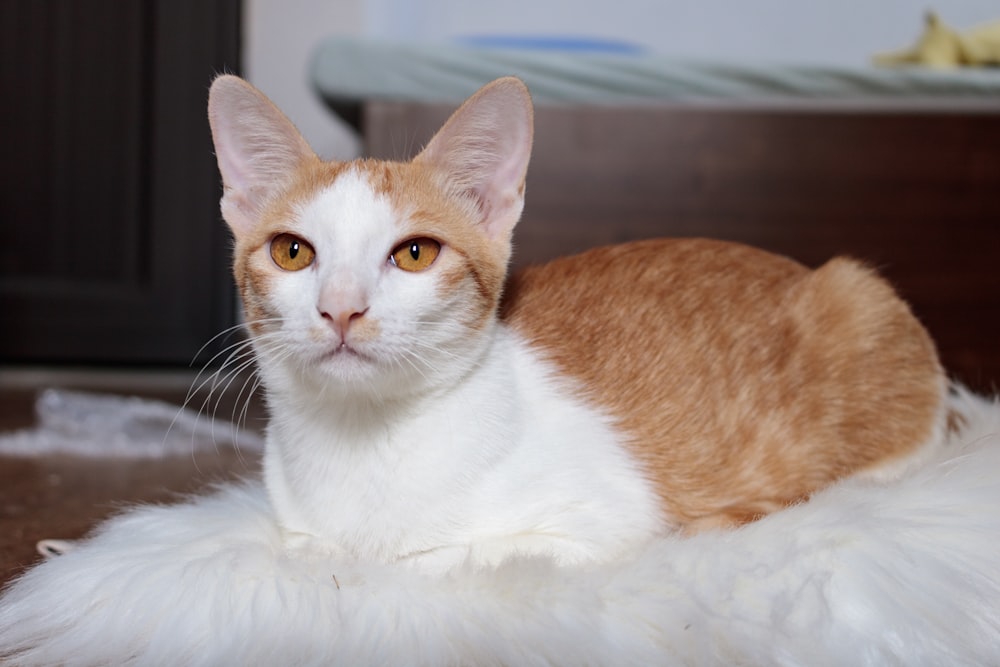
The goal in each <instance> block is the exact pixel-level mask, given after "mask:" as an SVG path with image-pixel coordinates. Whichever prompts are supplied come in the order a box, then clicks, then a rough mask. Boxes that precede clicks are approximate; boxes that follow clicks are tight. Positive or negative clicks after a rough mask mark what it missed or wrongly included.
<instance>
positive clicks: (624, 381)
mask: <svg viewBox="0 0 1000 667" xmlns="http://www.w3.org/2000/svg"><path fill="white" fill-rule="evenodd" d="M501 316H502V318H503V319H504V320H505V321H506V322H507V323H508V325H509V326H511V327H512V328H513V329H514V330H515V331H517V332H518V333H519V334H520V335H521V336H522V337H523V338H524V339H525V340H526V341H528V343H529V344H530V345H531V346H532V347H533V348H535V349H536V350H537V351H538V352H539V354H541V355H542V356H543V357H545V358H547V359H548V360H550V361H551V362H552V363H553V364H554V365H555V366H556V367H557V368H558V369H559V372H560V373H561V374H565V375H567V376H569V377H571V378H573V379H574V380H575V381H576V386H577V387H578V388H579V390H580V391H581V392H582V393H583V394H584V396H585V397H586V398H587V400H589V401H590V402H592V403H593V404H596V405H598V406H599V407H601V408H602V409H604V410H606V411H607V412H608V413H610V414H611V416H612V417H613V418H615V420H616V422H617V423H618V425H619V427H620V428H621V429H622V432H623V433H624V434H625V439H626V441H627V443H628V446H629V447H630V448H631V449H632V451H633V453H634V454H635V455H636V457H637V458H638V459H639V460H640V461H641V463H642V465H643V467H644V468H645V470H646V471H647V474H648V475H649V476H650V477H651V478H652V479H653V480H654V481H655V482H656V484H657V487H658V490H659V493H660V495H661V497H662V498H663V501H664V503H665V504H666V505H667V507H668V514H669V515H671V516H672V517H680V519H681V522H682V523H683V522H684V521H686V520H700V519H701V518H702V517H706V516H713V515H716V514H722V515H725V516H727V517H730V518H735V519H736V520H739V519H740V517H742V516H744V515H745V516H746V517H747V518H749V517H750V516H753V515H756V514H761V513H766V512H767V511H769V510H770V509H774V508H775V507H778V506H781V505H783V504H786V503H788V502H793V501H795V500H798V499H800V498H802V497H804V496H807V495H808V494H809V493H810V492H811V491H813V490H815V489H816V488H818V487H820V486H823V485H824V484H826V483H828V482H829V481H832V480H833V479H836V478H838V477H840V476H843V475H845V474H849V473H850V472H853V471H855V470H861V469H866V468H872V467H875V466H878V465H880V464H881V463H884V462H885V461H889V460H893V459H897V458H899V457H902V456H904V455H906V454H908V453H909V452H911V451H913V450H915V449H916V448H918V447H919V446H921V445H922V444H923V443H924V442H926V441H928V440H929V439H930V438H931V437H932V436H933V435H934V431H935V429H936V428H937V424H938V422H939V421H940V412H941V410H940V406H941V401H942V394H943V390H944V379H943V375H942V372H941V369H940V366H939V364H938V360H937V355H936V351H935V349H934V346H933V344H932V342H931V341H930V338H929V336H928V335H927V333H926V332H925V331H924V329H923V327H922V326H921V325H920V323H919V322H918V321H917V320H916V318H915V317H914V316H913V315H912V313H911V312H910V310H909V308H908V307H907V306H906V304H905V303H904V302H903V301H902V300H900V299H899V298H898V297H897V296H896V294H895V293H894V291H893V290H892V288H891V287H889V285H888V284H887V283H886V282H885V281H884V280H882V279H881V278H880V277H878V276H877V275H875V274H874V273H873V272H872V271H870V270H868V269H867V268H865V267H863V266H861V265H860V264H857V263H856V262H853V261H850V260H842V259H838V260H833V261H831V262H829V263H828V264H826V265H825V266H823V267H821V268H820V269H817V270H815V271H812V270H809V269H807V268H806V267H804V266H802V265H800V264H798V263H796V262H794V261H792V260H790V259H788V258H785V257H781V256H778V255H774V254H771V253H768V252H765V251H762V250H758V249H754V248H750V247H747V246H743V245H740V244H734V243H727V242H721V241H711V240H705V239H658V240H649V241H640V242H634V243H628V244H622V245H617V246H609V247H605V248H598V249H594V250H591V251H588V252H584V253H582V254H579V255H575V256H572V257H567V258H561V259H558V260H555V261H553V262H550V263H548V264H545V265H542V266H538V267H532V268H529V269H527V270H525V271H524V272H522V273H520V274H518V275H516V276H514V277H513V278H512V279H511V281H510V283H509V285H508V289H507V292H506V293H505V297H504V302H503V305H502V310H501ZM751 499H752V501H751ZM707 522H708V523H711V522H712V519H708V520H707Z"/></svg>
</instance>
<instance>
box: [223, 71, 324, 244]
mask: <svg viewBox="0 0 1000 667" xmlns="http://www.w3.org/2000/svg"><path fill="white" fill-rule="evenodd" d="M208 122H209V124H210V125H211V127H212V140H213V141H214V142H215V156H216V159H217V160H218V163H219V171H220V172H221V173H222V185H223V194H222V217H223V218H225V220H226V222H227V223H229V226H230V227H231V228H232V230H233V233H234V234H235V235H237V236H240V235H241V234H243V233H245V232H248V231H249V230H251V229H252V228H253V226H254V225H255V224H256V222H257V219H258V217H259V215H260V212H261V209H262V208H263V205H264V204H265V203H266V202H267V201H268V199H269V198H270V197H271V196H272V195H273V194H274V189H275V188H276V187H278V186H280V185H281V184H282V183H283V182H284V181H285V180H286V179H287V178H288V177H289V176H290V175H291V174H292V172H294V171H295V169H297V168H298V167H299V166H300V165H302V163H303V162H305V161H307V160H318V158H317V157H316V154H315V153H314V152H313V151H312V149H311V148H310V147H309V144H307V143H306V141H305V139H304V138H303V137H302V135H301V134H299V131H298V130H297V129H295V126H294V125H293V124H292V122H291V121H290V120H288V117H287V116H285V114H283V113H282V112H281V110H280V109H278V107H276V106H275V105H274V103H272V102H271V100H269V99H267V97H266V96H265V95H264V94H263V93H262V92H260V91H259V90H257V89H256V88H254V87H253V86H251V85H250V84H249V83H247V82H246V81H244V80H243V79H241V78H239V77H236V76H232V75H223V76H220V77H218V78H217V79H215V81H213V82H212V88H211V90H210V91H209V95H208Z"/></svg>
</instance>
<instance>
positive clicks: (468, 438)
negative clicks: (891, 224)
mask: <svg viewBox="0 0 1000 667" xmlns="http://www.w3.org/2000/svg"><path fill="white" fill-rule="evenodd" d="M209 120H210V124H211V128H212V134H213V139H214V143H215V149H216V155H217V159H218V164H219V169H220V172H221V174H222V180H223V196H222V201H221V209H222V214H223V217H224V219H225V220H226V222H227V223H228V225H229V227H230V229H231V231H232V234H233V236H234V239H235V251H234V258H235V259H234V275H235V280H236V283H237V285H238V288H239V292H240V294H241V296H242V300H243V304H244V308H245V314H246V326H247V328H248V330H249V332H250V336H251V337H252V340H253V346H254V349H255V354H256V357H257V363H258V372H259V373H260V376H261V379H262V382H263V385H264V387H265V391H266V400H267V404H268V410H269V414H270V421H269V425H268V427H267V444H266V448H265V454H264V463H263V468H264V470H263V475H264V481H265V486H266V488H267V491H268V494H269V497H270V500H271V503H272V505H273V510H274V512H275V515H276V518H277V520H278V521H279V523H280V525H281V526H282V529H283V531H284V535H285V536H286V538H285V540H286V545H287V546H288V548H289V550H290V551H292V552H295V553H304V554H308V553H320V554H323V553H337V554H341V555H345V556H350V557H353V558H357V559H364V560H370V561H376V562H384V563H400V564H407V565H410V566H412V567H414V568H417V569H419V570H423V571H426V572H432V573H441V572H447V571H449V570H450V569H452V568H454V567H458V566H466V567H492V566H496V565H498V564H500V563H502V562H503V561H504V560H505V559H507V558H511V557H544V558H549V559H552V560H554V561H555V562H557V563H560V564H593V563H601V562H607V561H609V560H611V559H615V558H621V557H623V556H625V555H626V554H628V553H629V551H630V550H631V549H634V548H636V547H637V546H638V545H640V544H643V543H645V542H646V541H648V540H650V539H652V538H654V537H657V536H662V535H667V534H672V533H678V534H682V535H684V534H694V533H697V532H699V531H703V530H709V529H725V528H733V527H737V526H739V525H741V524H743V523H746V522H749V521H753V520H755V519H757V518H759V517H762V516H764V515H766V514H768V513H770V512H773V511H775V510H778V509H780V508H782V507H785V506H787V505H789V504H792V503H797V502H800V501H803V500H806V499H808V497H809V496H810V494H812V493H814V492H815V491H816V490H818V489H820V488H823V487H824V486H827V485H829V484H831V483H833V482H834V481H836V480H838V479H840V478H843V477H845V476H848V475H853V474H859V475H869V476H871V477H872V478H873V479H878V478H879V477H880V476H881V477H887V476H892V475H894V474H898V471H899V470H900V469H902V468H903V467H904V466H905V465H906V464H907V462H908V461H910V460H915V459H917V458H919V457H920V456H921V453H922V452H925V451H927V450H928V449H929V448H930V447H931V446H932V444H933V443H935V442H936V441H937V440H938V439H939V438H940V436H941V434H942V432H943V429H944V422H945V415H944V408H943V406H944V398H945V394H946V391H947V382H946V379H945V376H944V372H943V370H942V368H941V365H940V363H939V361H938V358H937V353H936V350H935V346H934V344H933V342H932V341H931V339H930V337H929V335H928V333H927V332H926V331H925V330H924V328H923V327H922V326H921V324H920V323H919V322H918V320H917V319H916V318H915V317H914V315H913V314H912V313H911V311H910V309H909V307H908V306H907V305H906V304H905V303H904V302H903V301H902V300H901V299H900V298H899V297H898V296H897V295H896V294H895V292H894V291H893V289H892V288H891V287H890V286H889V285H888V284H887V283H886V282H885V281H884V280H883V279H882V278H880V277H879V276H878V275H876V274H875V273H874V272H873V271H872V270H870V269H868V268H866V267H865V266H864V265H862V264H860V263H858V262H856V261H854V260H850V259H844V258H835V259H833V260H831V261H830V262H828V263H827V264H825V265H824V266H822V267H820V268H818V269H816V270H810V269H807V268H805V267H804V266H802V265H800V264H798V263H796V262H794V261H793V260H791V259H788V258H785V257H781V256H777V255H774V254H770V253H768V252H765V251H762V250H757V249H754V248H751V247H747V246H743V245H739V244H735V243H729V242H723V241H715V240H709V239H660V240H646V241H638V242H633V243H627V244H623V245H617V246H611V247H606V248H598V249H593V250H590V251H587V252H584V253H582V254H580V255H577V256H574V257H568V258H562V259H557V260H555V261H553V262H551V263H549V264H545V265H541V266H537V267H532V268H529V269H528V270H526V271H525V272H523V273H521V274H520V275H517V276H515V277H513V278H512V279H511V280H510V281H509V283H507V282H506V279H507V267H508V263H509V260H510V256H511V252H512V249H511V237H512V232H513V230H514V227H515V224H516V223H517V222H518V219H519V218H520V215H521V212H522V208H523V206H524V197H525V177H526V173H527V168H528V162H529V157H530V153H531V146H532V139H533V131H534V130H533V106H532V102H531V98H530V95H529V93H528V90H527V88H526V87H525V85H524V84H523V83H522V82H521V81H520V80H518V79H516V78H503V79H498V80H497V81H494V82H493V83H490V84H488V85H486V86H485V87H483V88H482V89H481V90H479V91H478V92H477V93H476V94H475V95H473V96H472V97H471V98H469V99H468V100H467V101H466V102H465V103H464V104H463V105H462V106H461V107H460V108H459V109H458V110H457V111H455V113H454V114H453V115H452V116H451V118H450V119H449V120H448V121H447V122H446V123H445V124H444V126H443V127H442V128H441V129H440V130H439V131H438V133H437V134H436V135H435V136H434V137H433V138H432V139H431V141H430V142H429V143H428V144H427V145H426V147H425V148H424V149H423V150H422V151H421V152H420V153H419V154H418V155H417V156H416V157H415V158H413V159H412V160H411V161H409V162H387V161H378V160H372V159H360V160H355V161H349V162H336V161H334V162H324V161H321V160H320V159H319V158H318V157H317V156H316V154H315V153H314V152H313V151H312V150H311V149H310V147H309V146H308V144H307V143H306V141H305V140H304V139H303V137H302V136H301V135H300V134H299V132H298V131H297V130H296V128H295V127H294V126H293V124H292V123H291V122H290V121H289V120H288V118H287V117H286V116H285V115H284V114H283V113H282V112H281V111H280V110H279V109H278V108H277V107H276V106H275V105H274V104H273V103H271V102H270V101H269V100H268V99H267V98H266V97H265V96H264V95H263V94H262V93H260V92H259V91H257V90H256V89H255V88H253V87H252V86H251V85H250V84H248V83H246V82H244V81H243V80H241V79H239V78H237V77H234V76H231V75H224V76H221V77H219V78H217V79H216V80H215V81H214V83H213V85H212V87H211V92H210V99H209ZM505 285H506V287H505Z"/></svg>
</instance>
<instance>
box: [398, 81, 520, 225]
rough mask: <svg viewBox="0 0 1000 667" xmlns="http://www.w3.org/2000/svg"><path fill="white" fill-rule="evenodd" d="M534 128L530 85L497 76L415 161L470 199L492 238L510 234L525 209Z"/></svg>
mask: <svg viewBox="0 0 1000 667" xmlns="http://www.w3.org/2000/svg"><path fill="white" fill-rule="evenodd" d="M533 128H534V122H533V111H532V105H531V96H530V95H529V93H528V88H527V86H525V85H524V83H522V82H521V80H520V79H517V78H515V77H505V78H503V79H497V80H496V81H494V82H493V83H490V84H487V85H486V86H484V87H483V88H481V89H480V90H479V91H478V92H477V93H476V94H474V95H473V96H472V97H470V98H469V99H468V100H466V102H465V103H464V104H463V105H462V106H461V107H459V109H458V110H457V111H456V112H455V113H454V114H452V116H451V118H449V119H448V122H447V123H445V125H444V127H442V128H441V129H440V130H439V131H438V133H437V134H436V135H434V138H433V139H431V141H430V143H428V144H427V147H426V148H424V150H423V151H422V152H421V153H420V155H418V156H417V157H416V158H415V159H414V162H415V163H419V164H425V165H429V166H431V167H432V168H433V169H435V170H436V171H437V172H438V173H439V174H442V175H443V177H444V179H445V184H446V187H447V189H448V190H449V191H450V192H452V193H454V194H456V195H458V196H462V197H471V198H472V200H473V203H474V204H475V205H476V207H477V210H478V211H479V213H480V216H481V219H480V220H479V222H480V224H482V225H483V226H484V227H485V229H486V232H487V234H489V236H491V237H493V238H500V237H509V236H510V233H511V232H512V231H513V229H514V225H516V224H517V221H518V219H519V218H520V217H521V210H522V209H523V208H524V179H525V176H526V175H527V172H528V160H529V158H530V157H531V141H532V134H533V131H534V130H533Z"/></svg>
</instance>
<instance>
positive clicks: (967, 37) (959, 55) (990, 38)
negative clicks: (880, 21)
mask: <svg viewBox="0 0 1000 667" xmlns="http://www.w3.org/2000/svg"><path fill="white" fill-rule="evenodd" d="M926 21H927V26H926V28H925V29H924V34H923V35H921V36H920V39H919V40H917V43H916V44H915V45H914V46H913V47H912V48H910V49H907V50H905V51H896V52H893V53H884V54H880V55H877V56H875V58H874V60H875V64H876V65H882V66H886V67H893V66H898V65H925V66H927V67H936V68H940V69H947V68H950V67H975V66H987V65H994V66H995V65H1000V21H993V22H991V23H985V24H983V25H980V26H976V27H975V28H972V29H971V30H968V31H966V32H963V33H960V32H958V31H957V30H954V29H952V28H949V27H948V26H946V25H945V24H944V23H942V22H941V19H939V18H938V16H937V14H935V13H934V12H928V13H927V19H926Z"/></svg>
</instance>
